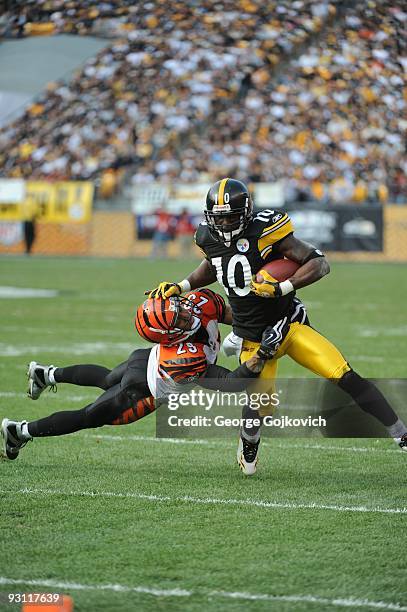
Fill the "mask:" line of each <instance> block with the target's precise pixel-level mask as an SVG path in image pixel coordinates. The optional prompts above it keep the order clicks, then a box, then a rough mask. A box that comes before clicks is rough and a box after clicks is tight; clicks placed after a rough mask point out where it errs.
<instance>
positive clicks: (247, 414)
mask: <svg viewBox="0 0 407 612" xmlns="http://www.w3.org/2000/svg"><path fill="white" fill-rule="evenodd" d="M242 419H245V423H244V425H243V432H242V433H243V437H244V438H246V440H247V441H248V442H252V443H255V442H257V441H258V439H259V437H260V427H261V425H262V423H263V417H261V416H260V415H259V413H258V411H257V410H253V409H252V408H250V407H249V406H244V407H243V410H242ZM249 419H250V420H252V421H253V420H256V421H258V422H259V425H253V423H249V422H248V420H249Z"/></svg>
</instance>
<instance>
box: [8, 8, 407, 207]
mask: <svg viewBox="0 0 407 612" xmlns="http://www.w3.org/2000/svg"><path fill="white" fill-rule="evenodd" d="M3 4H5V5H6V8H8V10H7V11H6V12H5V13H4V14H3V15H2V17H1V18H0V30H1V31H3V32H4V31H6V35H14V36H25V35H30V34H33V33H35V29H34V31H33V24H42V25H43V26H44V24H46V23H51V24H52V32H55V33H57V32H72V33H79V34H89V33H92V34H95V33H98V34H101V33H103V34H104V35H109V36H112V37H114V40H113V41H111V42H110V44H109V46H108V47H106V48H105V49H104V50H102V51H101V52H100V53H99V54H98V55H97V56H96V57H94V58H93V59H91V60H89V61H88V62H86V64H85V65H84V67H83V68H82V69H81V70H80V71H78V72H77V73H76V74H75V75H74V77H73V79H72V80H71V81H70V82H69V83H63V82H58V83H51V84H50V85H49V86H48V89H47V91H45V92H44V93H43V94H42V95H41V96H40V97H39V98H38V99H37V100H36V101H35V103H34V104H32V105H31V106H30V107H29V108H28V109H27V110H26V112H25V114H24V115H23V116H22V117H21V118H19V119H18V120H17V121H16V122H14V123H13V124H11V125H8V126H6V127H5V128H3V129H2V130H0V176H22V177H25V178H28V177H30V178H42V177H47V178H51V179H88V178H98V179H99V180H100V181H101V187H102V194H103V188H104V189H105V191H106V193H107V194H109V193H111V192H113V191H114V189H115V186H116V185H117V180H118V179H120V177H121V176H122V174H123V169H126V170H127V171H129V170H131V174H132V181H133V183H134V184H139V183H146V182H151V181H155V180H158V181H174V180H177V181H181V182H189V181H192V182H197V181H205V182H206V181H212V180H217V178H218V177H219V176H220V175H224V176H226V175H229V176H230V175H233V176H238V177H239V178H243V179H245V180H248V181H253V182H255V181H277V180H280V179H286V181H287V185H288V187H289V192H290V193H291V196H290V194H289V195H288V197H293V198H295V197H298V194H302V197H304V198H308V197H313V198H315V197H316V198H318V199H321V200H324V199H334V200H335V201H347V200H351V199H356V200H361V201H362V200H364V199H366V198H368V197H379V198H380V199H382V200H383V201H386V200H387V199H388V197H389V193H390V195H391V197H392V198H396V199H397V198H399V199H402V198H403V192H404V193H405V191H406V184H405V176H406V170H407V167H406V157H405V154H404V151H403V132H404V131H405V128H406V120H405V106H406V99H405V97H403V86H405V70H406V67H407V65H406V61H407V60H406V51H405V41H406V23H407V21H406V20H407V12H406V11H403V9H402V3H401V0H400V1H397V0H396V1H395V2H392V3H391V2H389V1H384V0H367V2H365V3H360V2H349V1H348V2H342V3H341V2H339V1H338V0H335V1H334V0H331V2H328V0H326V1H321V0H319V1H316V0H315V1H313V0H294V1H289V0H284V1H279V2H277V1H271V2H267V3H264V2H263V0H219V1H214V0H203V1H200V2H193V1H192V0H190V1H188V2H181V1H179V2H177V1H175V2H171V3H160V2H156V1H150V2H137V3H133V2H130V1H123V0H122V1H120V2H119V1H113V0H110V1H109V2H90V1H89V0H88V1H85V2H76V1H74V0H72V1H68V2H66V1H62V0H48V1H47V0H42V1H41V0H40V1H38V0H36V1H31V2H30V1H29V2H13V3H7V2H5V3H4V2H3ZM7 5H10V6H7ZM30 24H31V25H30ZM327 185H329V187H327Z"/></svg>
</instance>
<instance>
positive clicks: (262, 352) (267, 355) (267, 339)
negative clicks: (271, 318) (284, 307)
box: [257, 317, 290, 359]
mask: <svg viewBox="0 0 407 612" xmlns="http://www.w3.org/2000/svg"><path fill="white" fill-rule="evenodd" d="M289 329H290V322H289V320H288V318H287V317H284V319H280V321H277V323H276V324H275V325H270V326H269V327H266V329H265V330H264V332H263V335H262V337H261V343H260V348H259V350H258V351H257V354H258V356H259V357H260V358H261V359H272V358H273V357H274V355H275V354H276V353H277V351H278V349H279V348H280V346H281V343H282V342H283V340H284V338H285V337H286V335H287V334H288V330H289Z"/></svg>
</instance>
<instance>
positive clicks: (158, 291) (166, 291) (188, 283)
mask: <svg viewBox="0 0 407 612" xmlns="http://www.w3.org/2000/svg"><path fill="white" fill-rule="evenodd" d="M215 281H216V274H215V272H214V270H213V268H212V266H211V264H210V263H209V261H207V260H206V259H204V260H203V261H202V262H201V263H200V264H199V266H198V267H197V268H195V270H194V271H193V272H191V274H190V275H189V276H187V278H185V279H184V280H182V281H180V282H178V283H174V282H169V281H163V282H161V283H160V284H159V285H158V286H157V287H156V288H155V289H150V290H149V291H146V292H145V294H146V295H148V297H150V298H157V297H161V298H169V297H171V296H172V295H181V293H185V292H187V291H191V289H197V288H198V287H206V285H211V284H212V283H214V282H215Z"/></svg>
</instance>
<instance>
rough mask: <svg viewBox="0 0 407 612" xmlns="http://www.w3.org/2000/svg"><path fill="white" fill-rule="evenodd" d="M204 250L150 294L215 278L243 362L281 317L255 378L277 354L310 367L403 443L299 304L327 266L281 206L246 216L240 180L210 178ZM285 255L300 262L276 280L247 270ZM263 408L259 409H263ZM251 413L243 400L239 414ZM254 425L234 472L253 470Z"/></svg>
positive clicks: (200, 233)
mask: <svg viewBox="0 0 407 612" xmlns="http://www.w3.org/2000/svg"><path fill="white" fill-rule="evenodd" d="M195 242H196V244H197V245H198V247H199V248H200V249H201V251H202V254H203V256H204V260H203V261H202V263H201V264H200V265H199V266H198V267H197V268H196V269H195V270H194V271H193V272H192V273H191V274H190V275H189V276H188V277H187V278H186V279H184V280H183V281H181V282H177V283H172V282H166V281H165V282H161V283H160V284H159V286H158V287H157V288H156V289H154V290H153V291H151V292H150V293H149V295H150V297H157V296H161V297H169V296H171V295H180V294H181V293H183V292H185V291H190V290H191V289H195V288H197V287H202V286H205V285H210V284H211V283H213V282H214V281H215V280H218V282H219V283H220V284H221V285H222V286H223V288H224V290H225V292H226V294H227V296H228V299H229V302H230V305H231V307H232V311H233V333H234V334H235V339H236V337H237V339H238V340H239V344H240V345H241V349H240V361H241V362H242V363H244V362H245V361H246V360H247V359H249V358H250V357H251V355H253V353H254V352H255V351H256V350H257V348H258V346H259V342H260V340H261V336H262V332H263V331H264V329H265V327H266V326H268V325H274V324H275V323H276V322H277V321H278V320H280V319H282V318H283V317H285V316H287V317H288V319H289V321H290V329H289V331H288V334H287V335H286V337H285V339H284V341H283V342H282V343H281V346H280V348H279V350H278V352H277V354H276V356H275V357H274V359H272V360H270V361H269V362H268V363H267V364H266V367H265V368H264V370H263V372H262V374H261V377H260V378H261V379H268V380H269V381H270V386H271V388H272V389H273V388H274V383H273V381H274V380H275V377H276V373H277V362H278V359H279V358H280V357H282V356H283V355H289V356H290V357H291V358H292V359H294V361H296V362H297V363H299V364H300V365H302V366H304V367H305V368H307V369H309V370H311V371H312V372H314V373H315V374H318V375H320V376H323V377H324V378H327V379H330V380H332V381H335V382H336V383H337V384H338V385H339V387H340V388H341V389H343V390H344V391H346V392H347V393H349V395H350V396H351V397H352V398H353V399H354V401H355V402H356V403H357V404H358V405H359V406H360V407H361V408H362V409H363V410H364V411H366V412H368V413H370V414H372V415H374V416H375V417H376V418H378V419H379V420H380V422H381V423H382V424H383V425H385V426H386V427H387V429H388V431H389V434H390V436H392V437H393V438H394V439H395V441H396V442H397V443H398V444H399V445H400V447H401V448H402V449H403V450H407V435H406V434H407V428H406V426H405V425H404V423H403V422H402V421H401V420H400V419H399V418H398V416H397V415H396V413H395V412H394V410H393V409H392V408H391V406H390V405H389V403H388V402H387V400H386V399H385V398H384V397H383V395H382V393H381V392H380V391H379V390H378V389H377V388H376V387H375V386H374V385H373V384H372V383H371V382H370V381H368V380H365V379H363V378H362V377H360V376H359V375H358V374H357V373H356V372H354V370H353V369H352V368H351V366H350V365H349V363H348V362H347V361H346V359H345V358H344V356H343V355H342V354H341V353H340V351H339V350H338V349H337V348H336V347H335V346H334V345H333V344H332V343H331V342H329V340H327V339H326V338H325V337H324V336H322V335H321V334H319V333H318V332H317V331H316V330H315V329H313V328H312V327H310V325H309V321H308V317H307V313H306V309H305V307H304V305H303V304H302V302H301V301H300V300H299V299H298V298H297V297H296V296H295V291H296V290H297V289H301V288H302V287H306V286H308V285H310V284H311V283H314V282H316V281H318V280H320V279H321V278H322V277H323V276H325V275H326V274H328V273H329V264H328V262H327V260H326V258H325V257H324V255H323V253H321V251H319V250H318V249H316V248H315V247H313V246H312V245H310V244H308V243H306V242H304V241H302V240H299V239H298V238H296V237H295V236H294V228H293V225H292V222H291V220H290V217H289V216H288V214H287V213H286V212H284V211H279V210H262V211H261V212H259V213H257V214H256V215H254V212H253V201H252V197H251V195H250V193H249V191H248V188H247V187H246V185H245V184H244V183H242V182H241V181H238V180H236V179H232V178H224V179H222V180H220V181H217V182H216V183H215V184H214V185H212V187H211V188H210V190H209V192H208V194H207V198H206V208H205V221H204V222H202V223H201V224H200V225H199V227H198V229H197V231H196V234H195ZM282 257H287V258H288V259H291V260H293V261H295V262H297V263H298V264H300V267H299V268H298V270H297V271H296V272H295V274H293V276H292V277H291V278H289V279H288V280H285V281H283V282H278V281H277V280H276V279H274V278H273V277H271V276H270V275H269V274H264V273H263V272H262V275H263V276H264V281H263V282H262V283H257V282H255V276H254V275H255V274H256V272H258V271H259V270H260V269H261V268H262V266H263V265H264V264H265V263H268V262H270V261H273V260H275V259H281V258H282ZM271 411H272V407H270V411H269V412H267V411H263V413H261V412H260V411H259V412H260V415H261V416H265V414H270V413H271ZM254 416H257V417H258V413H254V412H253V411H252V410H251V409H250V408H249V407H247V408H245V409H244V410H243V417H244V418H252V417H254ZM259 441H260V429H259V428H258V429H254V428H251V429H248V428H243V429H242V431H241V439H240V442H239V447H238V453H237V460H238V464H239V466H240V468H241V469H242V471H243V472H244V473H245V474H247V475H251V474H254V473H255V471H256V464H257V457H258V447H259Z"/></svg>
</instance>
